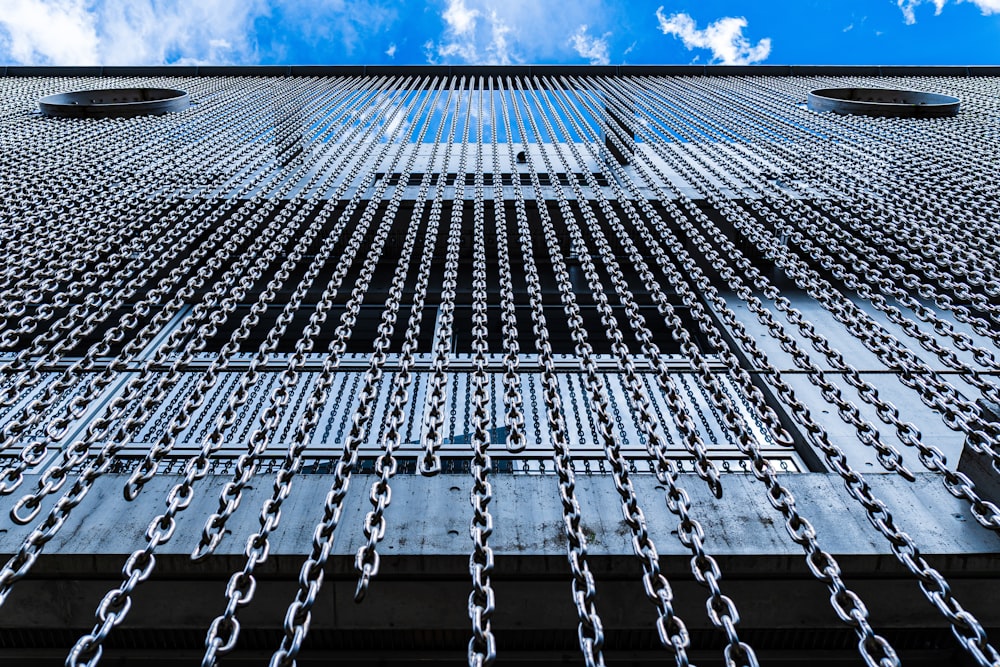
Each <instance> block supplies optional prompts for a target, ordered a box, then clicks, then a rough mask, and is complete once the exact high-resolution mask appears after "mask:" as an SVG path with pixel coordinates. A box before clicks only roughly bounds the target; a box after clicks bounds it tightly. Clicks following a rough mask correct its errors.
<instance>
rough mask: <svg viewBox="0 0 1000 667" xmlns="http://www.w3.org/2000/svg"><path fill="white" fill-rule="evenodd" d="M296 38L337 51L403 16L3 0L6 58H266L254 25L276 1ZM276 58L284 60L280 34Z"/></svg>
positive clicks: (227, 0) (298, 6)
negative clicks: (257, 40) (262, 53)
mask: <svg viewBox="0 0 1000 667" xmlns="http://www.w3.org/2000/svg"><path fill="white" fill-rule="evenodd" d="M279 7H280V14H281V17H282V20H283V22H284V24H285V25H284V26H283V27H284V28H285V29H286V30H288V31H289V32H292V33H294V35H295V40H297V41H300V42H304V43H306V44H310V45H314V46H317V48H322V50H323V51H328V52H333V53H336V54H338V55H342V54H352V53H354V51H355V50H356V49H357V48H359V47H367V46H368V40H369V35H372V34H376V33H378V32H380V31H382V30H384V28H385V27H386V26H388V25H390V24H391V23H392V22H393V21H394V20H395V18H396V16H397V15H398V12H399V10H398V7H397V6H396V5H395V4H394V3H393V2H392V1H391V0H353V1H348V0H309V1H306V0H295V1H288V0H197V1H193V0H0V64H24V65H96V64H100V65H159V64H182V65H183V64H188V65H190V64H213V65H227V64H252V63H256V62H260V60H261V59H262V58H261V54H260V52H259V49H260V47H259V46H258V44H257V42H256V30H255V24H256V23H258V22H261V21H266V20H268V19H270V16H271V13H272V8H274V11H275V13H278V11H279ZM268 48H270V51H269V53H268V54H267V55H268V56H269V57H270V58H273V59H276V60H279V61H280V60H282V59H283V58H284V56H285V49H286V48H287V45H286V43H285V42H284V41H282V39H281V37H280V34H279V35H278V37H277V39H275V41H274V42H271V43H269V45H268Z"/></svg>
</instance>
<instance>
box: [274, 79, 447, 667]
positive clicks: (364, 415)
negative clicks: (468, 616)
mask: <svg viewBox="0 0 1000 667" xmlns="http://www.w3.org/2000/svg"><path fill="white" fill-rule="evenodd" d="M425 84H426V80H425V81H424V82H422V83H421V85H420V87H419V89H418V90H419V92H418V93H417V94H415V95H414V96H413V99H412V100H411V102H410V103H409V106H408V107H407V109H406V111H405V115H404V116H403V118H405V117H407V116H408V115H409V113H410V111H411V110H412V108H413V105H414V101H415V100H416V99H417V98H422V101H421V103H420V105H419V108H418V109H417V112H416V115H415V116H414V117H415V118H424V114H425V111H426V109H427V106H428V102H429V100H430V99H431V97H432V95H430V94H429V91H428V90H427V89H426V88H425ZM434 85H435V86H436V85H437V79H435V82H434ZM461 87H463V88H464V80H463V82H462V84H461ZM451 88H454V82H452V83H451ZM400 125H402V123H400ZM426 129H427V123H423V124H422V127H421V132H420V135H419V139H418V141H417V145H418V146H419V143H420V140H422V138H423V136H424V132H425V131H426ZM416 151H417V147H414V148H412V149H411V162H410V164H409V165H408V167H407V171H408V172H409V170H411V169H412V165H413V163H412V160H414V159H415V156H416ZM402 152H403V150H402V149H400V151H399V152H398V153H397V154H401V153H402ZM404 186H405V180H403V179H401V180H400V186H399V187H398V188H397V191H396V193H394V198H393V203H394V204H395V206H392V203H390V206H392V208H393V213H395V209H396V208H398V206H399V199H400V198H401V197H402V188H403V187H404ZM387 218H388V216H387ZM387 232H388V229H385V231H384V232H382V234H381V235H377V236H376V238H375V240H374V241H373V243H372V252H375V251H376V249H377V248H379V247H380V246H381V245H382V244H383V243H384V241H385V234H386V233H387ZM374 257H376V258H377V257H378V255H375V256H374ZM374 270H375V262H374V260H373V261H371V262H368V263H366V265H365V266H364V267H363V269H362V275H361V276H360V277H359V278H358V281H357V283H356V284H355V287H354V290H353V291H352V293H351V300H350V302H349V303H348V306H347V309H346V310H345V312H344V314H343V315H342V316H341V322H340V325H339V326H338V327H337V329H336V331H335V335H336V337H335V339H334V340H333V341H332V342H331V343H330V351H329V353H328V354H327V355H326V358H325V359H324V362H323V369H322V371H321V372H320V373H319V378H318V379H317V381H316V382H315V384H314V388H313V392H312V394H311V395H310V398H309V401H308V403H307V407H306V410H305V412H304V413H303V415H302V416H301V417H300V420H299V423H298V426H297V427H296V431H295V436H294V441H293V443H292V447H295V449H294V450H293V449H291V448H290V450H289V452H290V453H289V455H288V456H287V457H286V462H287V461H288V460H289V459H290V458H292V459H296V460H300V458H299V457H300V456H301V449H299V448H304V447H305V443H306V442H307V441H308V439H309V438H310V437H311V435H312V432H313V430H314V429H315V428H316V424H317V422H318V419H319V414H320V412H321V411H322V405H323V402H324V401H325V397H326V394H327V392H328V391H329V387H330V385H331V384H332V381H333V373H334V370H335V369H336V367H337V365H338V364H339V363H340V359H341V358H342V357H343V354H344V352H345V350H346V347H347V340H348V338H349V337H350V335H351V332H352V330H353V327H354V324H355V322H356V321H357V315H358V312H359V311H360V306H361V301H362V300H363V299H364V295H365V291H366V290H367V289H368V283H369V281H370V280H371V278H372V275H373V274H374ZM389 336H391V331H389V333H388V334H387V335H386V341H388V337H389ZM383 356H384V350H383V351H382V352H381V354H379V351H378V350H376V354H375V355H373V357H372V361H371V365H370V366H369V369H368V371H367V372H366V373H365V385H364V387H363V388H362V390H361V396H360V399H359V403H358V406H357V408H356V409H355V412H354V416H353V418H352V425H351V429H350V431H349V433H348V434H347V439H346V440H345V442H344V445H343V449H342V450H341V454H340V456H339V457H338V460H337V463H336V466H335V469H334V475H333V477H334V479H333V484H332V485H331V488H330V491H329V493H327V496H326V500H325V502H324V506H323V518H322V519H321V520H320V522H319V523H318V524H317V525H316V528H315V530H314V531H313V548H312V551H311V552H310V555H309V557H308V558H307V559H306V561H305V563H303V565H302V570H301V572H300V576H299V589H298V591H297V592H296V595H295V600H293V601H292V603H291V604H290V605H289V607H288V610H287V612H286V614H285V624H284V625H285V628H284V629H285V636H284V638H283V639H282V642H281V646H280V647H279V648H278V650H277V651H275V653H274V654H273V655H272V656H271V665H288V664H294V662H295V656H296V655H297V654H298V652H299V650H300V649H301V648H302V642H303V641H304V640H305V637H306V634H307V633H308V631H309V621H310V619H311V609H312V606H313V604H315V602H316V596H317V595H318V594H319V590H320V587H321V586H322V584H323V566H324V564H325V563H326V560H327V558H328V557H329V555H330V550H331V548H332V546H333V536H334V532H335V531H336V528H337V525H338V524H339V522H340V516H341V513H342V511H343V501H344V498H345V497H346V495H347V488H348V485H349V483H350V477H351V473H352V472H353V469H354V467H355V465H356V464H357V458H358V448H359V446H360V445H361V441H362V439H363V438H364V434H365V431H366V428H367V424H368V422H369V420H370V418H371V415H372V408H373V407H374V404H375V402H376V400H377V398H378V389H377V386H378V382H379V380H380V379H381V373H382V370H381V365H382V363H383V361H384V358H383ZM295 452H298V455H297V456H296V455H295ZM287 477H288V479H289V482H290V475H288V476H287ZM286 488H290V486H288V487H286ZM265 509H266V507H265ZM266 544H267V543H266V542H264V545H266Z"/></svg>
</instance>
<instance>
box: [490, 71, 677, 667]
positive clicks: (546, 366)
mask: <svg viewBox="0 0 1000 667" xmlns="http://www.w3.org/2000/svg"><path fill="white" fill-rule="evenodd" d="M512 88H513V85H512V83H511V81H510V79H509V78H508V79H507V90H511V89H512ZM512 103H513V108H514V115H515V118H516V120H517V125H518V133H519V136H521V137H522V138H524V137H526V136H527V135H526V133H525V131H524V125H523V122H522V121H521V117H520V110H519V109H518V106H517V104H516V102H513V100H512ZM500 106H501V110H502V114H503V127H504V130H505V136H506V137H507V152H508V157H509V159H510V162H509V164H511V165H514V164H516V160H515V156H514V141H513V137H514V135H513V134H512V133H511V124H510V115H509V113H508V109H507V100H506V96H505V94H504V93H503V92H501V94H500ZM494 127H496V122H494ZM527 148H528V147H527V146H525V151H524V152H525V156H527V154H528V150H527ZM514 171H515V173H516V170H514ZM532 179H533V180H532V183H533V187H534V189H535V194H536V196H537V197H539V198H540V202H541V205H540V207H539V214H542V211H545V208H544V206H545V203H544V199H541V185H540V183H539V181H538V175H537V174H534V173H533V174H532ZM514 207H515V213H516V215H517V230H518V237H519V240H520V244H521V255H522V257H521V259H522V262H523V264H522V266H523V268H524V271H525V279H526V282H527V288H528V299H529V301H530V303H531V320H532V323H533V324H534V332H535V347H536V349H537V350H538V355H539V362H540V364H541V366H542V384H543V398H544V401H545V416H546V420H547V422H548V425H549V438H550V440H551V442H552V448H553V462H554V464H555V470H556V476H557V477H558V479H559V497H560V501H561V504H562V514H563V526H564V528H565V530H566V540H567V547H568V558H569V566H570V571H571V573H572V577H573V582H572V590H573V602H574V604H575V606H576V612H577V618H578V620H579V624H578V626H577V635H578V638H579V642H580V650H581V652H582V653H583V659H584V663H585V664H586V665H587V666H588V667H592V666H594V665H604V653H603V647H604V626H603V623H602V622H601V617H600V615H599V614H598V612H597V607H596V605H595V598H596V596H597V586H596V584H595V582H594V575H593V574H592V573H591V572H590V567H589V566H588V564H587V538H586V535H585V534H584V532H583V528H582V525H581V523H582V519H583V517H582V515H581V512H580V503H579V501H578V500H577V498H576V482H575V476H574V473H573V459H572V457H571V456H570V452H569V435H568V433H567V430H566V422H565V417H564V416H563V409H562V402H561V399H560V397H559V394H560V391H559V381H558V379H557V377H556V374H555V363H554V361H553V358H552V345H551V343H550V342H549V333H548V327H547V325H546V320H545V312H544V309H543V308H542V290H541V281H540V278H539V275H538V267H537V265H536V264H535V258H534V251H533V249H532V245H531V229H530V227H529V223H528V213H527V207H526V205H525V201H524V193H523V191H522V189H521V184H520V181H515V183H514ZM545 212H546V213H547V211H545ZM529 377H530V376H529ZM673 629H674V627H664V628H663V630H664V631H665V632H667V633H670V631H672V630H673Z"/></svg>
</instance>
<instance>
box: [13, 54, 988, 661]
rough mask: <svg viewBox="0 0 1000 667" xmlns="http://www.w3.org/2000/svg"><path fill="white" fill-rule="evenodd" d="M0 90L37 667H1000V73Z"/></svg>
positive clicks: (18, 439) (106, 84) (695, 70)
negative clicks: (131, 94)
mask: <svg viewBox="0 0 1000 667" xmlns="http://www.w3.org/2000/svg"><path fill="white" fill-rule="evenodd" d="M4 74H5V75H6V76H3V77H0V90H2V94H3V99H4V105H3V107H2V108H0V142H2V144H3V147H4V150H3V154H4V156H5V160H4V164H3V165H2V166H0V188H2V191H3V193H4V195H3V198H2V200H0V202H2V203H0V216H2V218H0V234H2V235H3V237H4V248H5V259H6V261H5V262H4V265H3V277H2V278H0V280H2V281H3V286H2V288H0V289H3V293H4V296H3V300H2V302H0V308H2V311H3V312H2V315H0V326H2V331H0V346H2V349H0V354H2V356H0V367H2V369H3V374H2V378H0V381H2V384H0V435H2V438H3V444H2V446H0V463H2V464H3V471H2V472H0V494H2V500H0V502H3V503H4V507H5V508H6V509H5V511H4V512H3V513H2V516H0V555H3V561H4V564H3V565H2V569H0V655H3V656H5V661H7V662H9V663H10V664H62V663H63V662H64V661H65V663H66V664H69V665H84V664H97V663H98V662H100V663H101V664H132V663H134V662H138V661H139V660H142V661H144V662H146V663H153V664H164V665H174V664H190V663H196V664H197V663H200V664H205V665H211V664H216V663H225V664H260V663H267V662H270V664H272V665H288V664H294V663H297V664H302V665H308V664H320V663H324V664H325V663H326V662H327V661H330V660H342V661H346V662H348V663H349V664H351V663H360V664H366V663H379V664H410V663H415V662H427V661H430V662H437V663H441V664H463V663H468V664H472V665H488V664H493V663H494V662H496V663H497V664H504V663H512V664H517V663H522V664H523V663H534V662H561V661H562V662H568V663H575V664H579V663H580V662H583V663H584V664H589V665H599V664H604V663H605V662H607V663H608V664H614V663H617V664H646V663H652V662H656V663H660V664H677V665H688V664H697V665H701V666H702V667H705V666H712V665H740V666H743V665H757V664H761V665H801V664H805V662H806V661H807V660H808V661H809V662H810V663H812V664H816V665H831V666H832V665H858V664H867V665H877V666H880V667H882V666H888V665H899V664H906V665H1000V654H998V653H997V651H996V649H995V648H994V645H993V644H992V641H993V639H991V637H995V636H996V635H997V632H998V628H1000V605H998V604H997V603H996V600H997V599H1000V597H998V596H1000V569H998V568H1000V555H998V554H1000V537H998V535H997V532H998V530H1000V509H998V507H997V504H996V503H997V502H1000V466H998V464H1000V426H998V416H997V415H998V413H1000V410H998V407H997V406H998V404H1000V380H998V378H997V375H998V371H1000V362H998V360H997V355H998V354H1000V352H998V347H1000V300H998V297H1000V271H998V266H1000V260H998V256H997V248H998V239H1000V236H998V232H1000V223H998V220H1000V216H998V213H1000V204H998V199H997V194H998V187H1000V186H998V183H1000V178H998V176H1000V173H998V172H1000V162H998V159H997V155H998V148H1000V146H998V144H1000V93H998V91H1000V79H998V78H997V75H998V74H1000V72H996V71H992V70H989V69H979V70H977V69H975V68H937V69H935V68H929V69H928V68H923V69H917V68H912V69H906V68H897V69H895V70H893V69H890V68H881V69H880V68H853V69H851V68H764V67H751V68H723V67H719V68H711V67H709V68H705V67H691V68H662V67H661V68H626V67H621V68H545V67H509V68H472V67H470V68H446V67H431V68H308V67H303V68H273V69H269V68H250V69H238V68H235V69H234V68H229V69H226V68H221V69H219V68H190V69H184V68H167V69H157V68H142V69H128V68H118V69H115V68H103V69H102V68H95V69H86V68H83V69H75V70H58V69H51V68H49V69H45V68H43V69H31V68H7V69H6V70H5V72H4ZM151 88H156V89H164V90H166V91H167V92H168V93H169V92H170V91H182V92H183V93H186V97H183V105H181V106H179V107H177V110H174V111H169V112H168V113H157V114H143V113H140V112H141V111H142V107H141V105H142V104H143V103H149V102H150V100H151V99H152V98H150V97H148V93H143V94H145V95H147V97H141V95H140V97H135V98H128V99H126V93H125V92H111V89H114V90H117V91H129V90H131V91H137V90H139V91H141V90H147V91H148V89H151ZM831 88H836V89H840V90H848V91H855V92H854V93H850V94H852V95H855V96H856V95H857V90H858V89H863V90H869V89H874V88H879V89H883V90H889V91H895V92H890V93H889V94H888V95H889V97H887V98H882V97H880V98H879V100H880V101H879V104H884V105H885V106H886V108H887V109H888V110H889V113H890V116H889V117H883V116H872V115H856V114H853V113H849V111H850V109H842V111H845V113H829V112H818V111H815V110H813V109H811V108H810V104H809V94H810V92H811V91H815V90H818V89H831ZM87 90H94V91H100V92H99V93H88V95H89V99H88V98H87V96H83V97H80V98H74V99H73V100H70V101H67V102H65V108H68V111H66V113H65V114H63V115H67V116H77V117H55V116H52V115H51V114H50V112H49V111H45V112H44V113H43V111H44V110H45V107H44V106H43V107H39V100H40V99H41V98H44V97H46V96H50V95H57V94H61V93H66V92H69V91H87ZM910 90H920V91H925V92H929V93H937V94H942V95H947V96H951V97H953V98H955V99H956V100H957V101H959V102H960V111H958V113H957V114H955V115H946V116H943V117H907V116H928V115H930V116H933V115H935V114H934V113H931V111H928V109H929V108H930V107H928V106H926V105H925V104H924V103H916V104H909V103H908V100H907V99H905V95H906V94H909V93H906V91H910ZM170 94H173V93H170ZM180 94H181V93H178V95H180ZM864 94H871V95H874V94H875V93H864ZM879 94H880V95H882V94H883V93H879ZM117 95H121V97H120V98H119V97H116V96H117ZM893 95H895V96H896V97H897V99H889V98H891V97H892V96H893ZM900 96H903V97H900ZM157 99H159V98H157ZM178 99H182V98H180V97H179V98H178ZM119 102H121V103H123V104H133V105H134V104H138V105H139V107H138V110H136V107H134V106H133V107H122V108H124V109H125V111H123V112H122V114H120V115H121V116H122V117H110V118H107V117H99V116H102V115H108V113H107V112H108V111H109V110H113V109H115V108H118V107H115V106H114V105H115V104H118V103H119ZM869 106H871V103H870V102H869ZM880 108H881V107H878V108H877V109H876V111H878V109H880ZM40 109H42V110H40ZM160 111H163V109H160ZM866 113H871V109H868V110H867V111H866ZM112 115H114V114H112ZM896 116H903V117H896Z"/></svg>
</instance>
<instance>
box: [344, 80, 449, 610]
mask: <svg viewBox="0 0 1000 667" xmlns="http://www.w3.org/2000/svg"><path fill="white" fill-rule="evenodd" d="M443 84H444V80H442V85H443ZM463 87H464V84H463ZM453 92H454V90H453V87H451V88H449V90H448V95H447V97H446V98H445V101H444V106H443V108H444V109H446V110H450V109H451V98H452V95H453ZM459 95H460V96H461V93H460V94H459ZM459 104H461V99H460V97H459V99H457V100H456V105H459ZM435 106H436V104H435ZM458 115H459V114H457V113H456V114H453V115H452V119H451V123H450V129H449V132H448V141H447V144H446V146H445V157H444V160H443V162H444V165H443V167H442V169H441V171H440V173H445V174H447V173H448V162H449V160H450V157H451V146H452V142H453V140H454V135H455V127H456V125H457V123H456V118H457V116H458ZM444 127H445V124H444V123H443V122H442V123H439V124H438V129H437V133H436V135H435V137H434V144H433V147H432V148H431V154H430V158H429V160H428V166H427V168H426V169H425V170H424V175H423V177H422V178H421V181H420V189H419V191H418V193H417V198H416V203H415V204H414V208H413V211H412V213H411V215H410V218H411V232H410V234H408V236H407V239H406V246H405V247H404V248H403V253H402V255H401V257H400V263H399V265H398V266H397V269H396V274H395V275H394V276H393V280H392V285H391V287H390V293H389V298H388V299H387V300H386V308H385V311H384V312H383V319H382V326H381V327H380V329H379V337H378V339H376V341H375V349H376V353H377V354H378V355H380V356H381V359H376V358H375V357H373V364H374V363H378V364H382V363H384V361H385V350H386V349H387V348H388V344H389V338H390V336H391V335H392V331H393V327H394V326H395V322H396V311H397V310H398V308H399V303H400V300H401V298H402V293H403V287H404V285H405V280H406V274H407V270H408V264H409V257H410V255H411V254H412V252H413V245H414V244H415V243H416V234H417V232H418V231H419V230H418V227H419V220H420V217H421V216H422V215H423V210H424V206H425V204H426V201H427V195H428V192H429V191H430V186H431V182H432V173H434V165H435V164H436V160H437V153H438V151H439V149H440V147H441V135H442V134H443V131H444ZM426 128H427V123H425V124H424V126H423V129H422V131H421V134H420V136H419V137H418V139H417V143H418V144H419V143H420V142H421V141H423V138H424V135H423V132H424V131H425V130H426ZM401 180H402V179H401ZM445 187H446V183H445V182H444V179H441V178H439V179H438V183H437V187H436V191H435V196H434V203H433V204H432V207H431V212H430V215H429V219H428V223H427V229H426V230H425V231H424V233H423V237H424V239H425V240H424V250H423V254H422V255H421V257H420V266H419V268H418V270H417V278H416V284H415V287H414V294H413V304H412V306H411V309H410V318H409V321H408V322H407V327H406V332H405V334H404V342H403V348H402V350H401V352H400V356H399V371H398V372H397V374H396V377H395V378H394V381H393V390H392V395H391V399H390V404H391V405H392V408H391V411H390V410H389V409H388V408H386V411H387V413H388V415H387V420H388V430H387V431H386V433H385V436H384V438H383V439H382V449H383V452H382V454H381V455H380V456H379V457H378V458H377V459H376V460H375V473H376V474H377V475H378V479H376V480H375V481H374V482H372V486H371V489H370V491H369V493H368V498H369V500H370V501H371V504H372V510H371V511H370V512H368V514H367V515H366V516H365V520H364V527H363V529H364V534H365V540H366V542H365V544H363V545H362V546H361V547H359V548H358V552H357V554H356V556H355V559H354V567H355V570H357V572H358V575H359V576H358V585H357V588H356V589H355V592H354V601H355V602H361V600H362V599H364V597H365V595H366V594H367V591H368V586H369V583H370V582H371V579H372V578H373V577H375V576H376V575H377V574H378V572H379V563H380V559H379V554H378V551H377V550H376V549H377V546H378V543H379V542H380V541H381V540H382V538H383V537H385V510H386V508H388V506H389V502H390V499H391V498H392V490H391V488H390V486H389V480H390V479H391V477H392V476H393V475H394V474H395V473H396V460H395V458H394V457H393V453H394V452H395V450H396V448H397V447H398V446H399V444H400V442H401V438H402V434H401V433H400V429H401V428H402V426H403V422H404V420H405V413H404V410H405V407H406V403H407V400H408V391H409V386H410V382H411V379H412V376H411V374H410V369H411V368H412V367H413V362H414V353H415V352H416V348H417V338H418V336H419V335H420V322H421V320H422V319H423V308H424V302H425V299H426V297H427V288H428V285H429V284H430V275H431V271H432V269H433V261H432V260H433V259H434V250H435V248H436V247H437V237H438V229H439V228H440V223H441V206H442V204H443V201H444V191H445ZM376 368H379V372H381V370H380V366H378V367H376Z"/></svg>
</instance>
